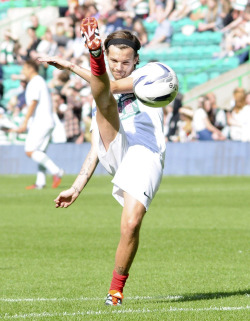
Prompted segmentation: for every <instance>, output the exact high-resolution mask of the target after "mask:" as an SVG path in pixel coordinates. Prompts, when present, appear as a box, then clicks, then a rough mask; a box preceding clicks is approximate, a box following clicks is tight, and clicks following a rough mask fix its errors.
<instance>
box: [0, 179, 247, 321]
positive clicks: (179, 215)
mask: <svg viewBox="0 0 250 321" xmlns="http://www.w3.org/2000/svg"><path fill="white" fill-rule="evenodd" d="M33 180H34V177H31V176H0V182H1V184H0V195H1V205H0V249H1V251H0V319H3V320H83V319H84V320H183V321H187V320H192V321H194V320H199V321H200V320H209V321H210V320H239V321H244V320H249V313H250V269H249V266H250V255H249V254H250V248H249V244H250V231H249V230H250V216H249V208H250V198H249V192H250V178H249V177H165V178H164V179H163V182H162V185H161V188H160V190H159V192H158V194H157V196H156V198H155V200H154V201H153V203H152V205H151V207H150V209H149V211H148V213H147V215H146V216H145V219H144V222H143V225H142V229H141V240H140V247H139V250H138V253H137V256H136V258H135V261H134V263H133V266H132V268H131V271H130V278H129V279H128V281H127V284H126V287H125V291H124V295H125V299H124V304H123V306H122V307H120V308H114V307H106V306H104V304H103V302H104V297H105V295H106V293H107V290H108V288H109V285H110V281H111V276H112V270H113V265H114V255H115V250H116V246H117V243H118V240H119V224H120V213H121V207H120V205H119V204H118V203H116V201H115V200H114V199H113V198H112V196H111V190H112V185H111V183H110V177H108V176H103V177H96V176H94V177H93V178H92V180H91V182H90V183H89V185H88V186H87V187H86V189H85V191H84V192H83V193H82V194H81V196H80V198H79V199H78V200H77V201H76V203H74V204H73V205H72V206H71V207H70V208H68V209H55V208H54V205H53V199H54V198H55V197H56V196H57V194H58V193H59V191H61V190H63V189H65V188H67V187H68V186H70V184H71V183H72V182H73V180H74V177H73V176H66V177H65V178H64V179H63V182H62V185H61V186H60V188H58V189H57V190H53V189H51V188H50V187H47V188H46V189H44V190H41V191H38V190H32V191H26V190H25V189H24V187H25V186H26V185H29V184H30V183H32V182H33ZM48 181H49V179H48ZM48 183H51V182H50V181H49V182H48Z"/></svg>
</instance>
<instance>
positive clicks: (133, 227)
mask: <svg viewBox="0 0 250 321" xmlns="http://www.w3.org/2000/svg"><path fill="white" fill-rule="evenodd" d="M141 223H142V219H140V218H138V217H130V218H129V219H128V220H125V221H124V222H123V223H122V225H121V234H122V235H123V236H126V237H133V236H135V235H137V234H138V233H139V231H140V227H141Z"/></svg>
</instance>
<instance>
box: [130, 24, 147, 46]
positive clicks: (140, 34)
mask: <svg viewBox="0 0 250 321" xmlns="http://www.w3.org/2000/svg"><path fill="white" fill-rule="evenodd" d="M133 31H134V32H135V34H136V36H137V38H138V39H139V40H140V43H141V46H142V47H143V46H145V45H146V44H147V43H148V34H147V31H146V29H145V27H144V25H143V22H142V20H141V19H136V20H134V22H133Z"/></svg>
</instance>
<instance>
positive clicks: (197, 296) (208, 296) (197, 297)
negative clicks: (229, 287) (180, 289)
mask: <svg viewBox="0 0 250 321" xmlns="http://www.w3.org/2000/svg"><path fill="white" fill-rule="evenodd" d="M241 295H242V296H244V295H246V296H250V289H245V290H239V291H232V292H212V293H190V294H184V295H180V296H176V297H175V296H173V297H170V296H166V297H163V296H162V297H158V300H156V301H155V302H157V303H162V302H164V301H165V302H169V301H172V302H188V301H202V300H214V299H223V298H228V297H231V296H241Z"/></svg>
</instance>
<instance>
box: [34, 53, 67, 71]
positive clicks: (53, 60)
mask: <svg viewBox="0 0 250 321" xmlns="http://www.w3.org/2000/svg"><path fill="white" fill-rule="evenodd" d="M37 61H38V62H41V63H47V64H49V65H51V66H54V67H56V68H57V69H60V70H64V69H66V70H70V66H71V65H72V63H71V62H70V61H67V60H65V59H62V58H60V57H58V56H54V57H39V58H37Z"/></svg>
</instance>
